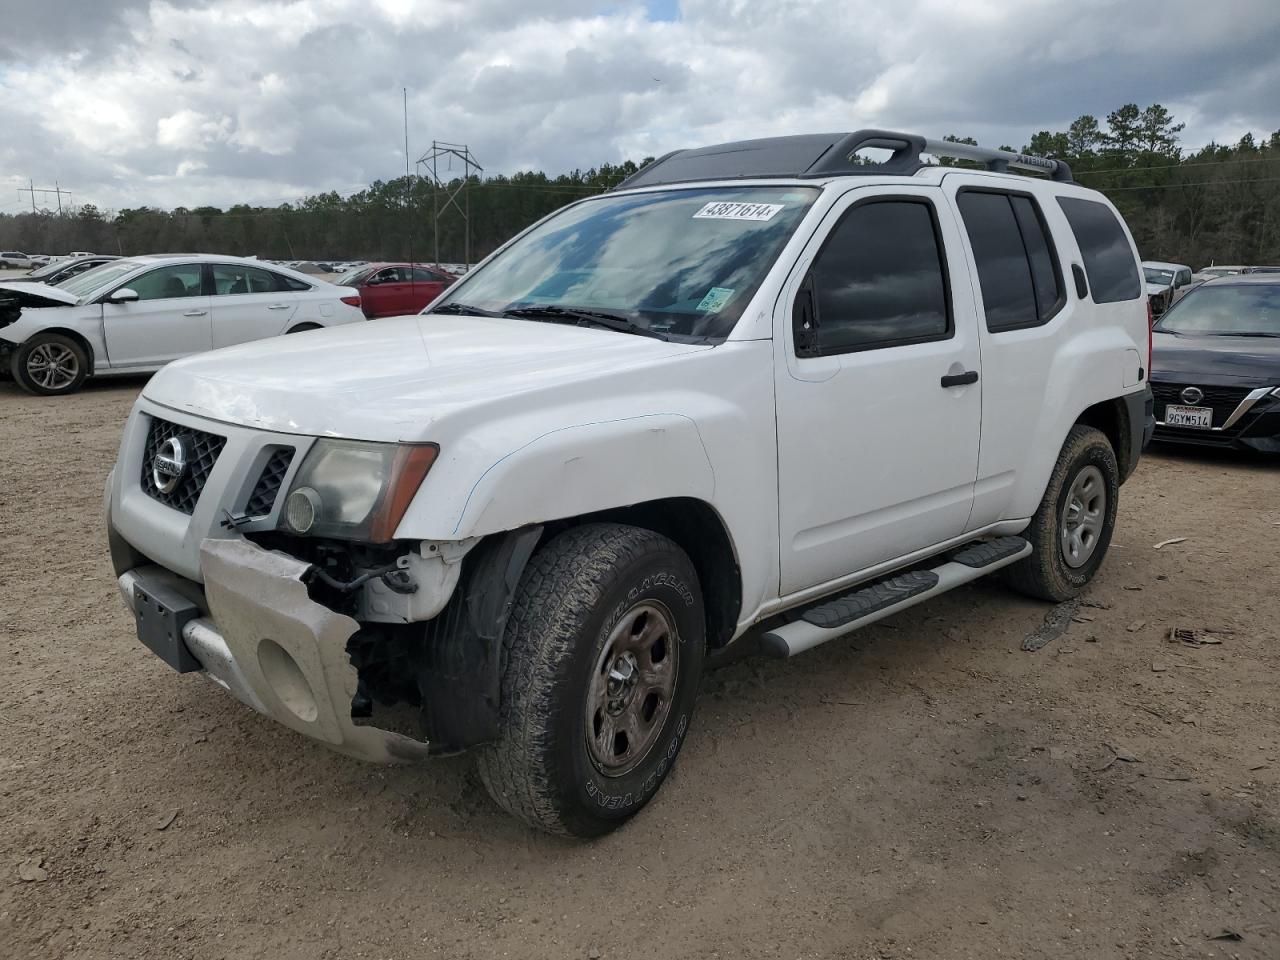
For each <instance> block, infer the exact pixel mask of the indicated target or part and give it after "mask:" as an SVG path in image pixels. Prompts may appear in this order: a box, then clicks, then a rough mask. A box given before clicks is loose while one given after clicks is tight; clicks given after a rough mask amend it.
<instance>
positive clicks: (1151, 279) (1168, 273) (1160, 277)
mask: <svg viewBox="0 0 1280 960" xmlns="http://www.w3.org/2000/svg"><path fill="white" fill-rule="evenodd" d="M1142 275H1143V276H1144V277H1146V278H1147V283H1158V284H1162V285H1163V284H1170V283H1173V271H1172V270H1157V269H1156V268H1155V267H1143V268H1142Z"/></svg>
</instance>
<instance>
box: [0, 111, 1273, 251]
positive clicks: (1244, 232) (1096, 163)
mask: <svg viewBox="0 0 1280 960" xmlns="http://www.w3.org/2000/svg"><path fill="white" fill-rule="evenodd" d="M1182 130H1183V124H1181V123H1176V122H1175V121H1174V118H1173V117H1172V116H1171V115H1170V113H1169V111H1168V110H1166V109H1165V108H1164V107H1163V106H1161V105H1160V104H1152V105H1151V106H1148V107H1146V108H1139V107H1138V105H1137V104H1132V103H1130V104H1125V105H1124V106H1122V107H1120V108H1119V109H1117V110H1114V111H1112V112H1111V113H1110V114H1108V115H1107V117H1106V119H1105V121H1101V122H1100V121H1099V120H1098V118H1096V117H1094V116H1088V115H1086V116H1082V117H1079V118H1078V119H1077V120H1075V121H1074V122H1073V123H1071V124H1070V126H1069V127H1068V128H1067V129H1066V130H1063V131H1050V130H1042V131H1039V132H1037V133H1036V134H1035V135H1034V136H1032V137H1031V138H1030V141H1029V142H1028V143H1027V144H1025V145H1024V146H1023V148H1022V152H1024V153H1032V154H1039V155H1043V156H1050V157H1058V158H1061V159H1064V160H1066V161H1067V162H1068V163H1069V164H1070V165H1071V168H1072V172H1073V173H1074V175H1075V178H1076V179H1077V181H1079V182H1080V183H1082V184H1084V185H1086V186H1089V187H1093V188H1095V189H1097V190H1100V191H1102V192H1103V193H1104V194H1106V195H1107V196H1108V197H1110V198H1111V200H1112V202H1114V203H1115V204H1116V206H1117V207H1118V208H1119V209H1120V211H1121V212H1122V213H1123V214H1124V216H1125V219H1126V220H1127V221H1128V223H1129V226H1130V229H1132V231H1133V234H1134V237H1135V238H1136V240H1137V242H1138V248H1139V250H1140V251H1141V253H1142V256H1143V257H1144V258H1147V259H1156V260H1172V261H1175V262H1179V263H1188V264H1191V265H1192V266H1195V267H1200V266H1204V265H1206V264H1209V263H1211V262H1216V263H1280V131H1276V132H1275V133H1272V134H1270V136H1268V137H1267V138H1266V139H1264V140H1255V138H1254V137H1253V135H1252V134H1246V135H1245V136H1244V137H1243V138H1241V140H1240V141H1239V142H1238V143H1236V144H1232V145H1228V144H1216V143H1211V144H1209V145H1208V146H1205V147H1202V148H1201V149H1199V150H1195V151H1190V152H1188V151H1186V150H1184V149H1183V148H1182V147H1181V146H1180V145H1179V135H1180V134H1181V132H1182ZM948 139H950V140H953V141H957V142H963V143H973V142H974V141H973V140H972V138H969V137H960V136H956V135H952V136H950V137H948ZM1005 149H1013V148H1012V147H1007V146H1006V147H1005ZM651 159H652V158H646V159H644V160H642V161H640V163H639V164H636V163H633V162H632V161H629V160H628V161H626V162H625V163H621V164H616V165H615V164H607V163H606V164H602V165H600V166H599V167H593V168H591V169H589V170H585V171H584V170H574V171H572V172H570V173H566V174H561V175H560V176H555V177H551V176H548V175H546V174H545V173H536V172H525V173H517V174H514V175H512V176H501V175H498V176H485V177H480V176H473V177H471V178H469V180H468V181H467V182H466V183H465V184H464V183H463V181H462V180H460V179H454V180H452V181H451V182H448V183H445V184H441V185H438V186H437V185H435V184H433V182H432V181H431V180H430V179H427V178H417V177H399V178H396V179H394V180H378V181H375V182H374V183H372V184H370V185H369V187H368V188H367V189H365V190H361V191H359V192H357V193H354V194H351V195H350V196H345V197H344V196H340V195H339V194H337V193H332V192H331V193H321V194H317V195H315V196H311V197H306V198H305V199H302V200H300V201H298V202H297V203H284V204H280V205H279V206H270V207H262V206H252V205H249V204H237V205H235V206H232V207H230V208H229V209H226V210H223V209H221V208H218V207H208V206H206V207H193V208H187V207H177V208H174V209H172V210H162V209H158V208H155V207H135V208H128V209H123V210H119V211H104V210H100V209H99V208H97V207H96V206H94V205H92V204H84V205H83V206H80V207H78V208H74V209H73V210H71V211H70V212H68V213H67V214H65V215H58V214H55V213H51V212H47V211H46V212H34V213H18V214H0V247H3V248H4V249H6V250H14V249H16V250H23V251H25V252H28V253H31V252H36V253H57V254H62V253H67V252H68V251H71V250H92V251H95V252H98V253H116V254H123V255H130V254H140V253H154V252H218V253H226V254H234V255H257V256H259V257H263V258H267V259H283V260H297V259H312V260H330V259H340V260H346V259H364V260H400V259H408V258H410V257H412V258H414V259H417V260H424V261H430V260H435V259H437V257H436V250H437V242H438V245H439V246H438V249H439V260H440V261H441V262H445V263H455V262H461V261H462V260H463V259H464V257H465V256H466V255H467V253H468V233H467V230H466V222H467V220H464V217H463V213H464V212H465V213H466V214H467V216H468V219H469V222H470V231H469V252H470V259H471V260H472V261H473V262H474V261H475V260H477V259H479V258H480V257H483V256H484V255H485V254H487V253H489V252H490V251H492V250H493V249H494V248H495V247H497V246H498V245H499V244H501V243H502V242H503V241H505V240H506V239H507V238H509V237H510V236H511V235H512V234H514V233H516V232H517V231H519V230H520V229H522V228H523V227H525V226H527V225H528V224H529V223H531V222H533V221H534V220H537V219H538V218H540V217H542V216H544V215H546V214H547V213H550V212H551V211H553V210H555V209H557V208H558V207H561V206H563V205H564V204H566V203H570V202H572V201H574V200H577V199H580V198H582V197H587V196H591V195H593V194H596V193H601V192H603V191H605V190H608V189H610V188H612V187H614V186H616V185H617V184H619V183H620V182H621V181H622V180H624V179H625V178H626V177H628V176H629V175H631V174H632V173H634V172H635V171H636V170H637V169H639V167H642V166H643V165H644V164H645V163H647V162H649V160H651ZM944 162H947V163H959V164H963V161H944ZM464 188H465V189H464ZM450 198H452V199H450ZM459 207H461V208H462V209H459ZM436 208H439V209H440V210H442V211H443V212H442V214H441V215H440V216H439V217H438V218H436V217H434V216H433V209H436ZM437 228H438V241H437V233H436V231H437Z"/></svg>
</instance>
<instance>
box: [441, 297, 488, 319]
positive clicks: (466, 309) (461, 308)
mask: <svg viewBox="0 0 1280 960" xmlns="http://www.w3.org/2000/svg"><path fill="white" fill-rule="evenodd" d="M431 312H432V313H461V314H468V315H470V316H476V317H505V316H506V315H507V314H505V313H503V312H501V311H499V310H486V309H485V308H484V307H476V306H473V305H471V304H469V303H459V302H458V301H457V300H450V301H449V302H448V303H442V304H440V306H438V307H436V308H435V309H434V310H432V311H431Z"/></svg>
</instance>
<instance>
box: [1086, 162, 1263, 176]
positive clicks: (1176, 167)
mask: <svg viewBox="0 0 1280 960" xmlns="http://www.w3.org/2000/svg"><path fill="white" fill-rule="evenodd" d="M1277 159H1280V158H1277V157H1247V158H1241V159H1239V160H1200V161H1196V162H1193V163H1168V164H1161V165H1159V166H1154V167H1117V168H1115V169H1112V170H1084V171H1081V172H1079V173H1076V172H1075V171H1072V176H1075V177H1100V176H1104V175H1107V174H1111V175H1116V174H1121V173H1135V172H1139V171H1144V172H1145V171H1147V170H1185V169H1186V168H1188V167H1221V166H1225V165H1227V164H1231V163H1267V162H1272V163H1274V162H1276V161H1277Z"/></svg>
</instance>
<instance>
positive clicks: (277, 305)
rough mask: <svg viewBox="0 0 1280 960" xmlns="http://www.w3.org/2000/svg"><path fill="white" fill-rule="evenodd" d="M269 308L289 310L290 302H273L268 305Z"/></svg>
mask: <svg viewBox="0 0 1280 960" xmlns="http://www.w3.org/2000/svg"><path fill="white" fill-rule="evenodd" d="M267 309H268V310H288V309H289V304H287V303H273V304H271V305H270V306H268V307H267Z"/></svg>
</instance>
